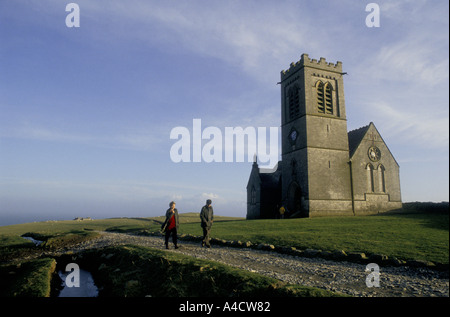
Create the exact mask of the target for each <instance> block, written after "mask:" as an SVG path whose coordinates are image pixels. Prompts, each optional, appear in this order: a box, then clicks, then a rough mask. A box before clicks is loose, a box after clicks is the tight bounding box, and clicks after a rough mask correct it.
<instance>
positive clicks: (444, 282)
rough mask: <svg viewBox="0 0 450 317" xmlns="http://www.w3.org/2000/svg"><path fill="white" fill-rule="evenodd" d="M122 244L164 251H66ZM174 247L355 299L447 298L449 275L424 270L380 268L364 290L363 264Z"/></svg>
mask: <svg viewBox="0 0 450 317" xmlns="http://www.w3.org/2000/svg"><path fill="white" fill-rule="evenodd" d="M121 244H134V245H140V246H147V247H152V248H156V249H161V250H164V249H165V246H164V242H163V238H162V237H153V236H134V235H128V234H123V233H110V232H102V235H101V236H100V237H99V238H97V239H94V240H91V241H87V242H83V243H81V244H79V245H77V246H75V247H73V248H71V250H70V251H74V252H78V251H82V250H85V249H88V248H99V247H103V246H111V245H121ZM179 245H180V248H179V249H177V250H175V249H173V247H172V248H171V249H170V250H169V251H168V252H177V253H182V254H185V255H189V256H193V257H196V258H200V259H207V260H213V261H217V262H221V263H224V264H228V265H231V266H234V267H237V268H240V269H244V270H249V271H251V272H256V273H259V274H262V275H266V276H270V277H274V278H277V279H279V280H282V281H285V282H288V283H291V284H301V285H306V286H314V287H317V288H322V289H327V290H333V291H337V292H341V293H344V294H349V295H352V296H357V297H370V296H374V297H375V296H376V297H399V296H423V297H431V296H438V297H443V296H446V297H448V296H449V279H448V272H438V271H435V270H432V269H428V268H411V267H380V275H379V287H368V286H367V285H366V278H367V276H368V274H370V272H366V271H365V270H366V265H364V264H357V263H350V262H345V261H339V262H336V261H330V260H325V259H322V258H306V257H297V256H291V255H285V254H279V253H276V252H271V251H261V250H255V249H250V248H232V247H223V246H213V247H212V248H210V249H208V248H202V247H201V246H200V244H199V243H193V242H185V241H180V243H179ZM64 252H67V250H65V251H64Z"/></svg>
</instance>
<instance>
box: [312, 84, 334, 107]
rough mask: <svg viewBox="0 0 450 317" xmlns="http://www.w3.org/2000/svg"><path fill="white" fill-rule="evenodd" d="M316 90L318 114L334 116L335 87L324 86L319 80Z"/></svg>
mask: <svg viewBox="0 0 450 317" xmlns="http://www.w3.org/2000/svg"><path fill="white" fill-rule="evenodd" d="M316 90H317V110H318V112H319V113H326V114H333V87H332V86H331V84H330V83H325V84H324V83H322V82H321V81H320V80H319V81H318V82H317V84H316Z"/></svg>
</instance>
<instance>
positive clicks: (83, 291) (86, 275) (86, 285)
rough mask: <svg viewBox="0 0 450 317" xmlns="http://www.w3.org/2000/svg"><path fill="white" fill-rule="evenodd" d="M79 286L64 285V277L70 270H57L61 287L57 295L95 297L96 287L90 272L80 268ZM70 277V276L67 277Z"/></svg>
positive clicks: (96, 294) (96, 293)
mask: <svg viewBox="0 0 450 317" xmlns="http://www.w3.org/2000/svg"><path fill="white" fill-rule="evenodd" d="M79 272H80V286H79V287H75V286H73V287H68V286H67V285H66V282H65V281H66V277H67V275H69V274H70V273H71V272H64V271H59V272H58V275H59V277H60V278H61V279H62V289H61V291H60V292H59V295H58V297H97V296H98V288H97V286H96V285H95V283H94V279H93V278H92V275H91V273H90V272H88V271H85V270H83V269H80V271H79ZM69 279H70V277H69Z"/></svg>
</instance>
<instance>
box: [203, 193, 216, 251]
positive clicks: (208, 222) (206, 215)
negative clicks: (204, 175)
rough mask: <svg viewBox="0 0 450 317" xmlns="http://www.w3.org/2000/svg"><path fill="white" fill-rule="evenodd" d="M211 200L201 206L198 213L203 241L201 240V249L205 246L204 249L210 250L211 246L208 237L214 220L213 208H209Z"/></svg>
mask: <svg viewBox="0 0 450 317" xmlns="http://www.w3.org/2000/svg"><path fill="white" fill-rule="evenodd" d="M211 203H212V201H211V199H208V200H207V201H206V205H205V206H203V208H202V210H201V211H200V220H201V226H202V228H203V240H202V247H204V246H205V245H206V247H208V248H210V247H211V244H210V243H209V239H210V237H209V235H210V233H211V226H212V224H213V219H214V211H213V207H212V206H211Z"/></svg>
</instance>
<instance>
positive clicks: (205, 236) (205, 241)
mask: <svg viewBox="0 0 450 317" xmlns="http://www.w3.org/2000/svg"><path fill="white" fill-rule="evenodd" d="M202 229H203V240H202V244H206V245H207V246H209V245H210V244H209V240H210V237H209V235H210V233H211V227H206V226H205V227H202Z"/></svg>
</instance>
